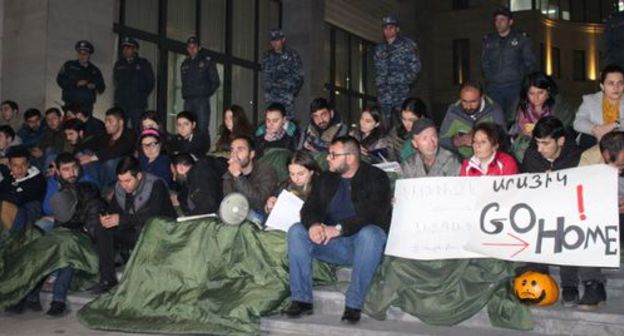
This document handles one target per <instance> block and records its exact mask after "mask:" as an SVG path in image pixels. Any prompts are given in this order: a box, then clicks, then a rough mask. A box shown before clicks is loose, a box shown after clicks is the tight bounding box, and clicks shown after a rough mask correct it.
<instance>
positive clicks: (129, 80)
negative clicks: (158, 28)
mask: <svg viewBox="0 0 624 336" xmlns="http://www.w3.org/2000/svg"><path fill="white" fill-rule="evenodd" d="M113 81H114V82H115V106H119V107H122V108H124V109H125V110H126V113H128V112H129V111H128V110H129V109H145V108H146V107H147V97H148V96H149V95H150V93H151V92H152V90H153V89H154V71H153V70H152V65H151V64H150V62H149V61H148V60H146V59H145V58H143V57H139V56H135V57H133V58H131V59H127V58H123V57H122V58H121V59H119V60H117V62H115V67H114V68H113Z"/></svg>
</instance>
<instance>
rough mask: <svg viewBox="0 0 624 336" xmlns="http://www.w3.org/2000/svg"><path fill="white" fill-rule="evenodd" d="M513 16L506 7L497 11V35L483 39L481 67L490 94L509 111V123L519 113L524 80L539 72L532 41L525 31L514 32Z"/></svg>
mask: <svg viewBox="0 0 624 336" xmlns="http://www.w3.org/2000/svg"><path fill="white" fill-rule="evenodd" d="M512 25H513V16H512V14H511V11H510V10H509V9H508V8H506V7H501V8H499V9H497V10H496V11H495V12H494V26H495V28H496V31H495V32H492V33H489V34H487V35H485V36H484V37H483V50H482V54H481V66H482V68H483V74H484V76H485V80H486V82H487V88H486V91H487V95H488V96H489V97H490V98H492V100H494V101H495V102H496V103H498V104H499V105H500V106H501V108H502V109H503V111H504V112H505V120H507V123H509V122H513V120H514V119H515V110H516V105H517V102H518V97H519V95H520V88H521V86H522V81H523V79H524V77H525V76H526V75H527V74H529V73H531V72H532V71H534V70H535V63H536V60H535V54H534V53H533V48H532V46H531V40H530V39H529V37H528V35H527V34H526V33H524V32H520V31H517V30H515V29H512Z"/></svg>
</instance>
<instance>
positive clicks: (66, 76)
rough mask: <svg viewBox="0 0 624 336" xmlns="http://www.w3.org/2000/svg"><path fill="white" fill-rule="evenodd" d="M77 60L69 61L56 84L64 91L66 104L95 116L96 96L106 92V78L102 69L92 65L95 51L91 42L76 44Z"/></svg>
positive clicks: (60, 72)
mask: <svg viewBox="0 0 624 336" xmlns="http://www.w3.org/2000/svg"><path fill="white" fill-rule="evenodd" d="M74 48H75V49H76V53H77V54H78V55H77V59H75V60H71V61H67V62H65V64H63V66H62V67H61V70H60V71H59V73H58V75H57V76H56V83H57V84H58V85H59V86H60V87H61V89H62V90H63V95H62V98H63V102H65V104H66V105H67V104H76V105H80V106H81V107H82V108H83V109H84V111H85V112H86V113H87V114H88V115H92V114H93V104H94V103H95V97H96V94H98V93H99V94H101V93H102V92H104V89H105V85H104V78H102V72H100V69H98V67H96V66H95V65H93V63H91V61H90V59H91V55H92V54H93V52H94V51H95V49H94V48H93V45H92V44H91V43H90V42H89V41H85V40H81V41H78V42H76V45H75V47H74Z"/></svg>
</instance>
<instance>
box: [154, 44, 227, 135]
mask: <svg viewBox="0 0 624 336" xmlns="http://www.w3.org/2000/svg"><path fill="white" fill-rule="evenodd" d="M185 58H186V55H184V54H178V53H174V52H169V68H168V69H167V81H168V82H167V120H166V122H167V131H169V132H171V133H175V121H176V115H177V114H178V113H179V112H181V111H184V99H183V98H182V78H181V77H180V66H181V65H182V62H184V59H185ZM217 72H218V73H219V78H223V64H219V63H217ZM222 110H223V85H220V86H219V89H217V92H215V94H214V95H212V97H210V135H211V136H215V135H216V134H217V127H218V126H219V124H218V123H219V122H220V121H219V120H220V119H221V115H220V114H221V111H222Z"/></svg>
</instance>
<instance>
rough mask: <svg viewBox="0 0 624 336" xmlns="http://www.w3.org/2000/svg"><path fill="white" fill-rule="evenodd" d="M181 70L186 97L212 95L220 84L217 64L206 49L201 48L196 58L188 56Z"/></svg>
mask: <svg viewBox="0 0 624 336" xmlns="http://www.w3.org/2000/svg"><path fill="white" fill-rule="evenodd" d="M180 70H181V73H182V74H181V78H182V98H184V99H191V98H199V97H206V98H207V97H210V96H212V94H213V93H214V92H215V91H217V88H218V87H219V85H220V80H219V73H218V72H217V66H216V65H215V63H214V61H213V60H212V58H211V57H210V55H209V54H208V51H207V50H206V49H201V50H200V51H199V52H198V53H197V56H195V58H190V57H187V58H186V59H185V60H184V62H182V66H181V67H180Z"/></svg>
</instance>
